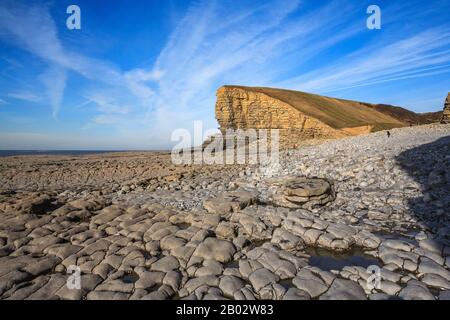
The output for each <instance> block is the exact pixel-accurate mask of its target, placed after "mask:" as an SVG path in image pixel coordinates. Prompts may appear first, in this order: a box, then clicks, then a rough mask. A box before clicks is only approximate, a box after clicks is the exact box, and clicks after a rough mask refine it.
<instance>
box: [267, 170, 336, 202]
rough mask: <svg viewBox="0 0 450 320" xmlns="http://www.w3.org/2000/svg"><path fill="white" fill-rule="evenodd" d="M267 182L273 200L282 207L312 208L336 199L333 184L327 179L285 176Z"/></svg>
mask: <svg viewBox="0 0 450 320" xmlns="http://www.w3.org/2000/svg"><path fill="white" fill-rule="evenodd" d="M266 183H267V185H269V189H270V200H271V202H272V203H273V204H274V205H276V206H280V207H285V208H294V209H296V208H304V209H310V208H313V207H315V206H317V205H324V204H326V203H328V202H330V201H333V200H334V199H335V193H334V190H333V186H332V184H331V183H330V182H328V181H327V180H325V179H319V178H307V177H298V176H285V177H278V178H271V179H268V180H267V181H266Z"/></svg>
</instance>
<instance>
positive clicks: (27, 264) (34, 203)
mask: <svg viewBox="0 0 450 320" xmlns="http://www.w3.org/2000/svg"><path fill="white" fill-rule="evenodd" d="M391 133H392V136H391V138H388V137H387V135H386V133H385V132H379V133H375V134H371V135H368V136H360V137H353V138H348V139H343V140H336V141H331V142H327V143H323V144H320V145H317V146H311V147H306V148H302V149H300V150H290V151H286V152H283V153H282V155H281V156H282V158H281V160H280V163H279V164H268V165H264V166H250V167H244V166H206V165H205V166H187V165H184V166H175V165H172V164H171V162H170V155H169V154H162V153H130V154H109V155H108V154H104V155H100V156H92V155H91V156H83V157H50V156H49V157H44V156H43V157H7V158H1V159H0V183H1V188H2V189H1V194H0V298H1V299H239V300H243V299H249V300H251V299H284V300H292V299H301V300H307V299H450V211H449V208H450V125H429V126H421V127H413V128H403V129H395V130H391ZM369 266H371V267H373V266H375V267H378V268H379V269H378V270H379V273H377V276H379V277H378V278H377V279H378V280H380V281H379V282H377V285H376V286H375V288H372V286H371V285H370V284H373V282H372V278H371V276H373V274H372V273H370V272H368V270H367V268H368V267H369ZM73 268H79V271H80V272H81V277H80V286H81V287H80V289H77V288H72V287H71V286H68V285H67V283H68V280H70V279H69V278H70V277H71V276H72V275H73V274H72V273H71V272H72V270H73ZM72 279H73V278H72Z"/></svg>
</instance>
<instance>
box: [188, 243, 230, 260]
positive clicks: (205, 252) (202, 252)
mask: <svg viewBox="0 0 450 320" xmlns="http://www.w3.org/2000/svg"><path fill="white" fill-rule="evenodd" d="M235 252H236V248H235V247H234V245H233V244H232V243H231V242H229V241H226V240H220V239H217V238H206V239H205V241H203V242H202V243H201V244H200V245H199V246H198V247H197V249H195V251H194V253H193V256H195V257H198V258H203V259H204V260H216V261H219V262H222V263H226V262H229V261H231V260H232V259H233V255H234V253H235Z"/></svg>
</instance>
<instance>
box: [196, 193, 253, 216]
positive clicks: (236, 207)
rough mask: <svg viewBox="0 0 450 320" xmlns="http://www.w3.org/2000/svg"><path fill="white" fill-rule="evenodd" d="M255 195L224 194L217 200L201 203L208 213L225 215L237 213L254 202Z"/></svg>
mask: <svg viewBox="0 0 450 320" xmlns="http://www.w3.org/2000/svg"><path fill="white" fill-rule="evenodd" d="M256 198H257V195H256V194H255V193H253V192H249V191H232V192H225V193H223V194H221V195H220V196H218V197H217V198H213V199H208V200H205V201H203V207H204V208H205V209H206V211H208V212H209V213H213V214H226V213H230V212H238V211H240V210H242V209H244V208H245V207H248V206H250V205H252V204H254V203H255V202H256Z"/></svg>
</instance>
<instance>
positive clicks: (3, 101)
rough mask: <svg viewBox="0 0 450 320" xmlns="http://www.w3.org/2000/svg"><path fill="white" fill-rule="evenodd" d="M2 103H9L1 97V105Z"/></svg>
mask: <svg viewBox="0 0 450 320" xmlns="http://www.w3.org/2000/svg"><path fill="white" fill-rule="evenodd" d="M1 104H8V102H6V101H5V100H3V99H1V98H0V105H1Z"/></svg>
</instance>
